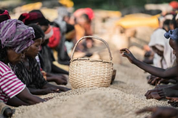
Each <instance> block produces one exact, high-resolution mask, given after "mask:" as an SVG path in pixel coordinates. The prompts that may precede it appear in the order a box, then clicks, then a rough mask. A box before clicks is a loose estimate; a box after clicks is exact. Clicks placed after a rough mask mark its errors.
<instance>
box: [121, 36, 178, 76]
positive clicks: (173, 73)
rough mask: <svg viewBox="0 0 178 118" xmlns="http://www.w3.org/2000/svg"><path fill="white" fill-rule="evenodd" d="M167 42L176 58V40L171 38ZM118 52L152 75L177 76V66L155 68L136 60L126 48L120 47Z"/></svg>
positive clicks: (177, 51) (177, 56)
mask: <svg viewBox="0 0 178 118" xmlns="http://www.w3.org/2000/svg"><path fill="white" fill-rule="evenodd" d="M169 43H170V45H171V47H172V48H173V50H174V51H173V52H174V54H175V55H176V58H177V59H178V55H177V54H178V46H177V44H176V42H175V41H173V40H172V39H171V40H170V42H169ZM120 52H121V53H122V56H123V57H127V58H128V60H129V61H130V62H131V63H132V64H134V65H136V66H138V67H139V68H141V69H143V70H144V71H146V72H149V73H150V74H152V75H155V76H157V77H161V78H165V79H168V78H175V77H177V69H178V66H175V67H172V68H169V69H162V68H157V67H154V66H150V65H148V64H145V63H143V62H141V61H139V60H137V59H136V58H135V57H134V56H133V55H132V53H131V52H130V51H129V50H128V49H126V48H125V49H121V50H120ZM176 61H178V60H176Z"/></svg>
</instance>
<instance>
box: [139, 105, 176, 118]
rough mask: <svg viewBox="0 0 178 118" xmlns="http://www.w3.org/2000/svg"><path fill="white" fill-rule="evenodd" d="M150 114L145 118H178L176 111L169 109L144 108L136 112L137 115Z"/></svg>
mask: <svg viewBox="0 0 178 118" xmlns="http://www.w3.org/2000/svg"><path fill="white" fill-rule="evenodd" d="M145 112H151V113H152V114H151V116H146V117H145V118H178V110H177V109H174V108H171V107H146V108H143V109H141V110H139V111H137V112H136V114H137V115H139V114H142V113H145Z"/></svg>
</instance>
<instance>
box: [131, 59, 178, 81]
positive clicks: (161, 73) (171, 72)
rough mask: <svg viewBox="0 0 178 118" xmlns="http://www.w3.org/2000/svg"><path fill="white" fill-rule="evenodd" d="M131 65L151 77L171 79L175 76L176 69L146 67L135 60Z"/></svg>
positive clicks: (146, 65)
mask: <svg viewBox="0 0 178 118" xmlns="http://www.w3.org/2000/svg"><path fill="white" fill-rule="evenodd" d="M133 64H135V65H136V66H138V67H139V68H141V69H143V70H145V71H146V72H149V73H150V74H152V75H155V76H158V77H161V78H165V79H166V78H173V77H176V76H177V67H176V66H175V67H172V68H169V69H166V70H165V69H162V68H157V67H154V66H151V65H148V64H146V63H143V62H141V61H139V60H137V59H135V60H134V61H133Z"/></svg>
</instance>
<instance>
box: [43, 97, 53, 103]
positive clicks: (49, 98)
mask: <svg viewBox="0 0 178 118" xmlns="http://www.w3.org/2000/svg"><path fill="white" fill-rule="evenodd" d="M51 99H53V97H48V98H44V101H45V102H46V101H48V100H51Z"/></svg>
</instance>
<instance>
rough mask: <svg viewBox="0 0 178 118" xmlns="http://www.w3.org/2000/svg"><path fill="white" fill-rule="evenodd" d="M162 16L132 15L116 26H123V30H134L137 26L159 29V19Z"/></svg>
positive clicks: (118, 22)
mask: <svg viewBox="0 0 178 118" xmlns="http://www.w3.org/2000/svg"><path fill="white" fill-rule="evenodd" d="M159 16H160V15H155V16H147V15H143V14H131V15H126V16H125V17H123V18H121V19H120V20H119V21H117V22H116V25H119V26H122V27H123V28H132V27H137V26H149V27H153V28H157V27H159V22H158V17H159Z"/></svg>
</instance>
